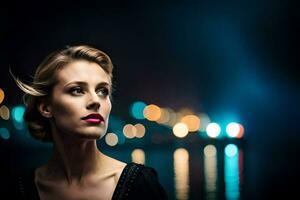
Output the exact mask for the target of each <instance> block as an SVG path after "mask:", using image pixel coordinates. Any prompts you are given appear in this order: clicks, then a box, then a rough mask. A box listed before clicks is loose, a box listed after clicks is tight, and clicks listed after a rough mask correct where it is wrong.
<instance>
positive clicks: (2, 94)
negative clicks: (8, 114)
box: [0, 88, 5, 103]
mask: <svg viewBox="0 0 300 200" xmlns="http://www.w3.org/2000/svg"><path fill="white" fill-rule="evenodd" d="M4 97H5V94H4V91H3V90H2V89H1V88H0V103H2V102H3V100H4Z"/></svg>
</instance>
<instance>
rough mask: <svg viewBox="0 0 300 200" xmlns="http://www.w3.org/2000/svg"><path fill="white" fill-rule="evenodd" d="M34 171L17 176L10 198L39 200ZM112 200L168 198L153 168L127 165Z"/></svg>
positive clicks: (134, 164) (158, 199)
mask: <svg viewBox="0 0 300 200" xmlns="http://www.w3.org/2000/svg"><path fill="white" fill-rule="evenodd" d="M34 171H35V170H31V172H30V173H27V174H26V175H25V174H23V175H20V176H18V184H17V188H16V193H14V194H12V196H16V197H17V198H18V199H26V200H27V199H28V200H29V199H30V200H39V199H40V198H39V195H38V191H37V188H36V186H35V183H34ZM9 199H11V198H9ZM112 199H113V200H117V199H122V200H123V199H124V200H125V199H133V200H134V199H145V200H148V199H149V200H150V199H151V200H153V199H157V200H160V199H162V200H165V199H168V197H167V194H166V192H165V190H164V189H163V187H162V186H161V184H160V183H159V181H158V175H157V172H156V171H155V170H154V169H153V168H151V167H146V166H144V165H141V164H136V163H128V164H127V165H126V166H125V168H124V169H123V171H122V173H121V176H120V179H119V181H118V183H117V186H116V189H115V191H114V193H113V197H112Z"/></svg>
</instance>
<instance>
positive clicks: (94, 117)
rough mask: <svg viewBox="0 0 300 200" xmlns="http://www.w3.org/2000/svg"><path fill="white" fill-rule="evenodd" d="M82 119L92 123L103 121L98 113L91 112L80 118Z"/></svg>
mask: <svg viewBox="0 0 300 200" xmlns="http://www.w3.org/2000/svg"><path fill="white" fill-rule="evenodd" d="M82 119H83V120H84V121H86V122H88V123H93V124H100V123H101V122H102V121H104V119H103V117H102V116H101V115H100V114H98V113H93V114H90V115H87V116H85V117H83V118H82Z"/></svg>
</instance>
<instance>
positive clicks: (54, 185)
mask: <svg viewBox="0 0 300 200" xmlns="http://www.w3.org/2000/svg"><path fill="white" fill-rule="evenodd" d="M112 70H113V65H112V62H111V60H110V58H109V56H108V55H106V54H105V53H104V52H102V51H100V50H98V49H95V48H93V47H90V46H73V47H68V48H66V49H63V50H60V51H57V52H54V53H52V54H50V55H49V56H48V57H47V58H46V59H45V60H44V61H43V62H42V63H41V64H40V65H39V67H38V68H37V70H36V72H35V75H34V80H33V83H32V84H31V85H27V84H24V83H23V82H21V81H20V80H18V79H17V78H15V81H16V83H17V85H18V86H19V87H20V88H21V89H22V90H23V91H24V92H25V93H26V94H25V104H26V111H25V114H24V119H25V122H26V124H27V126H28V130H29V132H30V133H31V135H32V136H33V137H34V138H36V139H38V140H42V141H45V142H53V155H52V157H51V158H50V159H49V161H48V163H46V164H45V165H43V166H40V167H38V168H36V169H35V170H34V171H33V173H32V174H29V175H28V176H20V177H19V185H18V188H19V191H20V194H21V195H22V197H23V198H25V199H43V200H44V199H45V200H48V199H59V200H63V199H67V200H72V199H89V200H93V199H97V200H100V199H167V196H166V193H165V191H164V189H163V188H162V186H161V185H160V183H159V181H158V178H157V174H156V171H155V170H154V169H153V168H150V167H146V166H144V165H139V164H135V163H129V164H126V163H124V162H121V161H118V160H116V159H114V158H111V157H109V156H106V155H104V154H103V153H102V152H101V151H100V150H99V149H98V148H97V145H96V140H97V139H99V138H102V137H103V136H104V135H105V133H106V130H107V126H108V120H109V114H110V111H111V107H112V106H111V100H110V99H111V90H112Z"/></svg>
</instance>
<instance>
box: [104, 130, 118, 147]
mask: <svg viewBox="0 0 300 200" xmlns="http://www.w3.org/2000/svg"><path fill="white" fill-rule="evenodd" d="M105 142H106V144H107V145H109V146H115V145H117V144H118V136H117V135H116V134H114V133H107V134H106V136H105Z"/></svg>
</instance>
